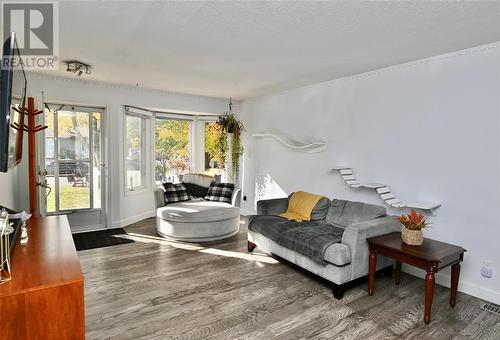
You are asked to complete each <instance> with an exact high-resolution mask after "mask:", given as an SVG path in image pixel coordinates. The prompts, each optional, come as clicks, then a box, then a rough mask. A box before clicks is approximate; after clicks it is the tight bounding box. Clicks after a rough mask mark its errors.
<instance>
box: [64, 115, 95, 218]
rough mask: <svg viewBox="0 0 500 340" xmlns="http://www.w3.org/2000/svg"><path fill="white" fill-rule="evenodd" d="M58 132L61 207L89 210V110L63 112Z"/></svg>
mask: <svg viewBox="0 0 500 340" xmlns="http://www.w3.org/2000/svg"><path fill="white" fill-rule="evenodd" d="M57 131H58V133H57V139H58V140H57V145H58V156H59V157H58V161H59V164H58V167H59V176H58V179H59V183H58V192H56V194H58V196H59V209H58V210H75V209H76V210H78V209H89V208H90V207H91V204H90V187H89V173H90V171H89V170H90V157H89V154H90V139H89V113H83V112H75V111H62V110H61V111H59V112H58V114H57Z"/></svg>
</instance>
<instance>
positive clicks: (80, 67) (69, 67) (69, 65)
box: [64, 60, 92, 77]
mask: <svg viewBox="0 0 500 340" xmlns="http://www.w3.org/2000/svg"><path fill="white" fill-rule="evenodd" d="M64 63H65V64H66V71H68V72H72V73H74V74H76V75H77V76H78V77H80V76H81V75H82V74H84V73H85V74H91V73H92V66H90V65H88V64H85V63H82V62H80V61H77V60H70V61H65V62H64Z"/></svg>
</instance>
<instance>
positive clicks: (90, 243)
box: [73, 228, 134, 250]
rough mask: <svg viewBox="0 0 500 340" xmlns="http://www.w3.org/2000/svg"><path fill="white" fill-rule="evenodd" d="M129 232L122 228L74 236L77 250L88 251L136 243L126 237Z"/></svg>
mask: <svg viewBox="0 0 500 340" xmlns="http://www.w3.org/2000/svg"><path fill="white" fill-rule="evenodd" d="M125 235H127V232H126V231H125V230H123V229H122V228H116V229H106V230H99V231H90V232H87V233H79V234H73V241H74V242H75V246H76V250H87V249H95V248H103V247H111V246H116V245H119V244H126V243H134V241H133V240H130V239H128V238H126V237H125Z"/></svg>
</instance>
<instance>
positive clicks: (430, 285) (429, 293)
mask: <svg viewBox="0 0 500 340" xmlns="http://www.w3.org/2000/svg"><path fill="white" fill-rule="evenodd" d="M434 281H435V279H434V269H433V268H431V269H429V270H427V275H426V276H425V309H424V322H425V323H429V322H430V321H431V308H432V297H433V295H434Z"/></svg>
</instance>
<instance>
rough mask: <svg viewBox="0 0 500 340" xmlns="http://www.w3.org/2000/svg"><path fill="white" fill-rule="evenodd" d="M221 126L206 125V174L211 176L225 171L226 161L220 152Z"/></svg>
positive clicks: (210, 123) (214, 124)
mask: <svg viewBox="0 0 500 340" xmlns="http://www.w3.org/2000/svg"><path fill="white" fill-rule="evenodd" d="M219 129H220V128H219V126H218V125H217V123H216V122H206V123H205V148H204V155H205V168H204V169H205V173H206V174H209V175H211V176H213V175H215V174H220V173H222V172H223V171H224V159H223V157H222V156H221V154H220V152H219V150H220V146H219V135H220V132H219Z"/></svg>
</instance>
